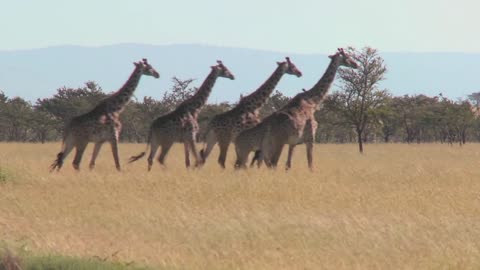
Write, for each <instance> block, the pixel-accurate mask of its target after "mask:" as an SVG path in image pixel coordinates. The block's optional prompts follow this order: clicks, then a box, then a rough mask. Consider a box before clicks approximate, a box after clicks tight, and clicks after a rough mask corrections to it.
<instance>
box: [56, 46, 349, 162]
mask: <svg viewBox="0 0 480 270" xmlns="http://www.w3.org/2000/svg"><path fill="white" fill-rule="evenodd" d="M329 58H330V64H329V65H328V67H327V69H326V71H325V73H324V74H323V76H322V77H321V78H320V80H319V81H318V82H317V83H316V84H315V85H314V86H313V87H312V88H311V89H310V90H305V89H304V90H303V91H302V92H300V93H299V94H297V95H296V96H295V97H293V98H292V99H291V100H290V101H289V102H288V103H287V104H286V105H285V106H284V107H282V108H281V109H280V110H278V111H276V112H274V113H273V114H271V115H269V116H267V117H266V118H265V119H263V120H261V119H260V117H259V110H260V108H261V107H262V106H263V105H264V104H265V102H266V101H267V99H268V97H269V96H270V94H271V93H272V92H273V90H274V89H275V87H276V85H277V84H278V82H279V81H280V79H281V78H282V76H283V75H284V74H290V75H295V76H297V77H301V76H302V72H301V71H300V70H299V69H298V68H297V67H296V66H295V65H294V64H293V63H292V62H291V61H290V59H289V58H288V57H287V58H286V61H284V62H278V63H277V64H278V66H277V67H276V69H275V71H274V72H273V73H272V75H270V77H269V78H268V79H267V80H266V81H265V82H264V83H263V84H262V85H261V86H260V87H259V88H258V89H257V90H256V91H254V92H253V93H251V94H250V95H248V96H245V97H243V96H242V97H241V98H240V101H239V103H238V104H237V106H235V107H234V108H233V109H231V110H229V111H227V112H225V113H222V114H219V115H216V116H215V117H213V119H212V120H211V121H210V123H209V125H208V130H207V135H206V140H205V145H204V147H203V149H202V150H200V151H198V150H197V146H196V143H197V134H198V132H199V125H198V114H199V112H200V110H201V109H202V107H203V106H204V105H205V103H206V102H207V99H208V97H209V95H210V93H211V91H212V88H213V86H214V84H215V82H216V80H217V78H218V77H223V78H228V79H231V80H233V79H235V77H234V75H233V74H232V73H231V72H230V71H229V70H228V68H227V67H226V66H225V65H224V64H223V63H222V62H221V61H217V62H218V63H217V65H215V66H212V69H211V72H210V74H209V75H208V76H207V78H206V79H205V81H204V82H203V83H202V85H201V86H200V88H199V89H198V90H197V91H196V93H195V94H194V95H193V96H192V97H190V98H188V99H187V100H185V101H183V102H182V103H181V104H180V105H178V106H177V108H176V109H175V110H174V111H172V112H170V113H168V114H166V115H162V116H160V117H158V118H157V119H155V121H153V123H152V124H151V126H150V131H149V135H148V141H147V150H148V148H150V154H149V156H148V170H151V168H152V164H153V159H154V158H155V155H156V153H157V150H158V148H159V147H160V148H161V150H160V155H159V156H158V161H159V162H160V164H162V165H163V164H164V162H165V157H166V156H167V154H168V151H169V150H170V148H171V147H172V145H173V144H174V143H175V142H179V143H183V145H184V149H185V165H186V166H187V167H189V166H190V153H191V154H192V155H193V157H194V159H195V167H199V166H202V165H203V164H204V163H205V161H206V159H207V158H208V156H209V154H210V153H211V151H212V149H213V147H214V146H215V144H217V143H218V145H219V147H220V156H219V157H218V163H219V164H220V166H221V167H222V168H225V160H226V156H227V151H228V147H229V145H230V143H232V142H233V143H234V145H235V152H236V155H237V159H236V162H235V168H246V163H247V161H248V160H247V159H248V155H249V154H250V152H255V155H254V157H253V159H252V161H251V165H250V166H253V165H254V164H255V162H256V163H257V165H258V166H260V165H261V164H262V162H263V163H265V165H266V166H267V167H273V168H275V167H276V166H277V163H278V160H279V158H280V155H281V153H282V149H283V147H284V145H285V144H288V146H289V148H288V158H287V163H286V168H287V169H289V168H290V167H291V162H292V154H293V151H294V148H295V146H296V145H298V144H301V143H305V144H306V149H307V160H308V167H309V168H310V169H312V166H313V165H312V151H313V142H314V138H315V131H316V129H317V125H318V124H317V122H316V121H315V118H314V112H315V111H316V110H318V109H319V106H320V104H321V102H322V101H323V99H324V98H325V96H326V94H327V92H328V89H329V88H330V86H331V85H332V82H333V80H334V78H335V75H336V73H337V70H338V68H339V67H340V66H344V67H349V68H357V67H358V65H357V63H356V62H355V61H354V60H353V59H352V58H351V57H350V56H349V55H347V54H346V53H345V52H344V51H343V49H338V51H337V52H336V53H335V54H333V55H330V56H329ZM134 64H135V69H134V71H133V72H132V74H131V75H130V77H129V79H128V80H127V82H126V83H125V84H124V85H123V86H122V87H121V88H120V89H119V90H118V91H117V92H115V93H113V94H112V95H110V96H108V97H107V98H105V99H104V100H102V101H101V102H100V104H98V105H97V106H96V107H95V108H93V109H92V110H91V111H90V112H88V113H85V114H83V115H80V116H77V117H75V118H73V119H72V120H71V121H70V123H69V124H68V125H67V126H66V128H65V130H64V136H63V146H62V150H61V152H60V153H58V154H57V159H56V160H55V161H54V163H53V164H52V165H51V170H52V171H53V170H55V169H57V170H60V168H61V167H62V165H63V161H64V159H65V158H66V157H67V156H68V154H69V153H70V152H71V151H72V150H73V148H75V149H76V153H75V157H74V160H73V167H74V169H75V170H79V168H80V161H81V159H82V155H83V153H84V151H85V148H86V147H87V144H88V143H89V142H93V143H94V144H95V146H94V149H93V154H92V159H91V161H90V169H93V168H94V167H95V160H96V158H97V156H98V153H99V151H100V148H101V146H102V144H103V143H104V142H109V143H110V145H111V148H112V154H113V158H114V161H115V166H116V168H117V170H120V169H121V167H120V161H119V156H118V140H119V135H120V131H121V128H122V124H121V122H120V119H119V117H120V113H121V112H122V111H123V109H124V108H125V106H126V105H127V103H128V102H129V100H130V98H131V96H132V95H133V92H134V91H135V89H136V87H137V85H138V83H139V81H140V78H141V77H142V75H147V76H152V77H154V78H159V77H160V75H159V73H158V72H157V71H156V70H155V69H154V68H153V67H152V66H151V65H150V64H149V63H148V61H147V59H143V60H142V61H139V62H135V63H134ZM145 154H146V151H144V152H142V153H140V154H138V155H137V156H133V157H131V158H130V161H129V162H134V161H136V160H139V159H140V158H142V157H144V156H145Z"/></svg>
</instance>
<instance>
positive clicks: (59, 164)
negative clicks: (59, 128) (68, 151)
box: [50, 152, 63, 172]
mask: <svg viewBox="0 0 480 270" xmlns="http://www.w3.org/2000/svg"><path fill="white" fill-rule="evenodd" d="M62 165H63V152H60V153H58V154H57V159H55V161H54V162H53V163H52V165H50V172H53V171H54V170H55V169H57V171H59V170H60V168H62Z"/></svg>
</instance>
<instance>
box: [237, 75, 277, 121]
mask: <svg viewBox="0 0 480 270" xmlns="http://www.w3.org/2000/svg"><path fill="white" fill-rule="evenodd" d="M283 74H285V68H284V67H283V66H282V65H279V66H278V67H277V69H275V71H274V72H273V73H272V75H270V77H269V78H268V79H267V80H266V81H265V82H264V83H263V84H262V85H260V87H259V88H258V89H257V90H255V92H253V93H251V94H250V95H248V96H246V97H244V98H242V99H241V100H240V103H239V104H238V105H237V107H239V108H241V109H242V111H246V112H253V111H255V110H257V109H259V108H260V107H261V106H262V105H263V104H265V102H266V101H267V99H268V97H269V96H270V95H271V94H272V92H273V90H274V89H275V86H277V84H278V82H279V81H280V79H281V78H282V76H283Z"/></svg>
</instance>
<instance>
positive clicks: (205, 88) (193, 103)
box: [179, 69, 218, 112]
mask: <svg viewBox="0 0 480 270" xmlns="http://www.w3.org/2000/svg"><path fill="white" fill-rule="evenodd" d="M217 78H218V71H216V70H215V69H212V71H211V72H210V74H208V76H207V78H205V80H204V81H203V83H202V85H201V86H200V88H198V90H197V92H196V93H195V94H194V95H193V96H192V97H191V98H189V99H187V100H185V101H184V102H183V103H182V104H180V106H179V107H183V108H184V109H186V110H187V111H189V112H195V111H198V110H200V109H201V108H202V107H203V105H205V103H207V99H208V97H209V96H210V93H211V92H212V88H213V85H215V81H216V80H217Z"/></svg>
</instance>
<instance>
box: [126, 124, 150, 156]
mask: <svg viewBox="0 0 480 270" xmlns="http://www.w3.org/2000/svg"><path fill="white" fill-rule="evenodd" d="M151 140H152V129H150V132H149V133H148V138H147V147H146V148H145V151H143V152H141V153H140V154H138V155H136V156H131V157H130V158H129V159H128V163H132V162H135V161H137V160H139V159H141V158H143V157H144V156H145V154H146V153H147V150H148V148H149V147H150V141H151Z"/></svg>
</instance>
